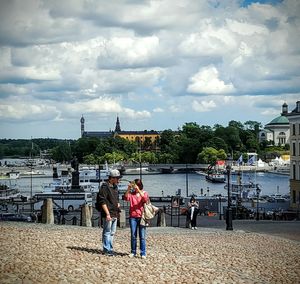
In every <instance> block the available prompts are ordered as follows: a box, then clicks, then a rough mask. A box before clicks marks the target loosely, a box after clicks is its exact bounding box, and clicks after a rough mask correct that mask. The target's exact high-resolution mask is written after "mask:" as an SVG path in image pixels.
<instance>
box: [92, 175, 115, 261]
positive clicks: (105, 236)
mask: <svg viewBox="0 0 300 284" xmlns="http://www.w3.org/2000/svg"><path fill="white" fill-rule="evenodd" d="M120 177H121V176H120V172H119V171H118V170H111V171H110V172H109V177H108V181H106V182H104V183H103V184H102V185H101V187H100V190H99V194H98V197H97V198H98V199H99V200H98V202H99V206H100V212H101V218H102V223H103V232H102V244H103V252H104V254H106V255H108V256H113V255H114V252H113V241H114V235H115V233H116V230H117V220H118V214H119V210H120V203H119V193H118V183H119V179H120Z"/></svg>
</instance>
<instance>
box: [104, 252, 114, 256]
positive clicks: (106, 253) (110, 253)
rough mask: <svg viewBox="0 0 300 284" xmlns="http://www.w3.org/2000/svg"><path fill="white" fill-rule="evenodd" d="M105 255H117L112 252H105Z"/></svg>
mask: <svg viewBox="0 0 300 284" xmlns="http://www.w3.org/2000/svg"><path fill="white" fill-rule="evenodd" d="M104 255H106V256H114V255H115V254H114V252H112V251H105V252H104Z"/></svg>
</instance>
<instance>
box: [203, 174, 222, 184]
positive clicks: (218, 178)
mask: <svg viewBox="0 0 300 284" xmlns="http://www.w3.org/2000/svg"><path fill="white" fill-rule="evenodd" d="M205 179H206V180H207V181H210V182H214V183H224V182H225V180H226V178H225V175H224V174H221V173H207V175H206V176H205Z"/></svg>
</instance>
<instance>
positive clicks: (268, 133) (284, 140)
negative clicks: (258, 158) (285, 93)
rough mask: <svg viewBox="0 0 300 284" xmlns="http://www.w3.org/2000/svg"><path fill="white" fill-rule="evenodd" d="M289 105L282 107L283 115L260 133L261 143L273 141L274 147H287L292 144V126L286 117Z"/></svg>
mask: <svg viewBox="0 0 300 284" xmlns="http://www.w3.org/2000/svg"><path fill="white" fill-rule="evenodd" d="M287 111H288V105H287V104H286V103H284V104H283V105H282V113H281V115H280V116H278V117H276V118H274V119H273V120H272V121H271V122H269V123H268V124H266V125H265V128H264V129H263V130H261V131H260V132H259V141H260V142H262V141H273V143H274V145H276V146H278V145H285V144H289V143H290V125H289V120H288V118H287V117H286V115H287Z"/></svg>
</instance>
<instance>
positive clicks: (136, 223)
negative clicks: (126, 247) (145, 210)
mask: <svg viewBox="0 0 300 284" xmlns="http://www.w3.org/2000/svg"><path fill="white" fill-rule="evenodd" d="M140 223H141V218H131V217H130V218H129V225H130V232H131V253H132V254H134V255H136V246H137V231H138V230H139V238H140V250H141V256H143V255H144V256H146V227H145V226H141V225H140Z"/></svg>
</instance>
